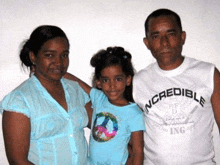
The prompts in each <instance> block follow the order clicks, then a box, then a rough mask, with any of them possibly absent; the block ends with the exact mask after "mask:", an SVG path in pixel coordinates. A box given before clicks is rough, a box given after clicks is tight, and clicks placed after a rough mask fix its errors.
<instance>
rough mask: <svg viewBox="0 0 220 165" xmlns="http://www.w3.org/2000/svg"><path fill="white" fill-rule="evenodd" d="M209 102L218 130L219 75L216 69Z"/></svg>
mask: <svg viewBox="0 0 220 165" xmlns="http://www.w3.org/2000/svg"><path fill="white" fill-rule="evenodd" d="M211 102H212V108H213V111H214V115H215V120H216V123H217V125H218V128H219V130H220V73H219V71H218V70H217V69H216V68H215V73H214V91H213V94H212V97H211Z"/></svg>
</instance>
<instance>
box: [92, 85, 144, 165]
mask: <svg viewBox="0 0 220 165" xmlns="http://www.w3.org/2000/svg"><path fill="white" fill-rule="evenodd" d="M90 98H91V101H92V106H93V116H92V129H91V135H90V143H89V157H90V164H92V165H123V164H125V163H126V161H127V158H128V149H127V145H128V142H129V140H130V136H131V133H132V132H135V131H140V130H145V124H144V116H143V112H142V111H141V110H140V109H139V108H138V106H137V105H136V104H135V103H130V104H129V105H126V106H122V107H119V106H115V105H113V104H111V103H110V102H109V101H108V98H107V96H106V95H105V94H104V93H103V92H102V91H100V90H98V89H95V88H92V90H91V92H90Z"/></svg>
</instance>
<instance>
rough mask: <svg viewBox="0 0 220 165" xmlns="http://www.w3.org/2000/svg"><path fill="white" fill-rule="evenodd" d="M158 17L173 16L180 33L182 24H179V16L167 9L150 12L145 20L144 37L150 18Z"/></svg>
mask: <svg viewBox="0 0 220 165" xmlns="http://www.w3.org/2000/svg"><path fill="white" fill-rule="evenodd" d="M160 16H173V17H174V18H175V20H176V23H177V25H178V26H179V28H180V31H182V24H181V19H180V16H179V15H178V14H177V13H175V12H174V11H171V10H169V9H158V10H155V11H154V12H152V13H151V14H150V15H149V16H148V17H147V19H146V21H145V24H144V26H145V35H146V36H147V32H148V26H149V21H150V19H151V18H156V17H160Z"/></svg>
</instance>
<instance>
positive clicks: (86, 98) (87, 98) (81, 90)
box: [79, 86, 90, 105]
mask: <svg viewBox="0 0 220 165" xmlns="http://www.w3.org/2000/svg"><path fill="white" fill-rule="evenodd" d="M79 91H80V93H81V94H82V97H83V100H84V105H85V104H87V103H88V102H89V101H90V98H89V95H88V94H87V93H86V92H85V91H84V90H83V89H82V88H81V87H80V86H79Z"/></svg>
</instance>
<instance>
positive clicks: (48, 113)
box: [0, 75, 89, 165]
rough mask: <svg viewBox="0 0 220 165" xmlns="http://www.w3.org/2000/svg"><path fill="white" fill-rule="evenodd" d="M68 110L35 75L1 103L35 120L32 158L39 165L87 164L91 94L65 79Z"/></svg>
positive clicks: (32, 133)
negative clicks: (85, 131)
mask: <svg viewBox="0 0 220 165" xmlns="http://www.w3.org/2000/svg"><path fill="white" fill-rule="evenodd" d="M61 82H62V85H63V87H64V91H65V97H66V102H67V105H68V112H67V111H65V109H63V107H62V106H61V105H60V104H59V103H57V102H56V100H55V99H53V97H51V95H50V94H49V93H48V92H47V90H46V89H45V88H44V87H43V86H42V85H41V83H40V82H39V80H38V79H37V78H36V77H35V76H34V75H33V76H32V77H31V78H29V79H28V80H27V81H25V82H24V83H22V84H21V85H20V86H19V87H17V88H16V89H15V90H13V91H12V92H11V93H9V94H8V95H7V96H6V97H5V98H4V99H3V100H2V101H1V104H0V111H3V110H7V111H13V112H18V113H22V114H24V115H26V116H27V117H28V118H30V121H31V137H30V149H29V154H28V159H29V160H30V161H31V162H33V163H34V164H36V165H38V164H40V165H84V164H86V161H87V141H86V139H85V136H84V128H85V127H86V126H87V124H88V116H87V113H86V110H85V108H84V106H85V104H86V103H87V102H88V101H89V97H88V95H87V94H86V93H85V92H84V91H83V89H82V88H81V87H80V86H79V85H78V83H76V82H74V81H70V80H67V79H62V80H61Z"/></svg>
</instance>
